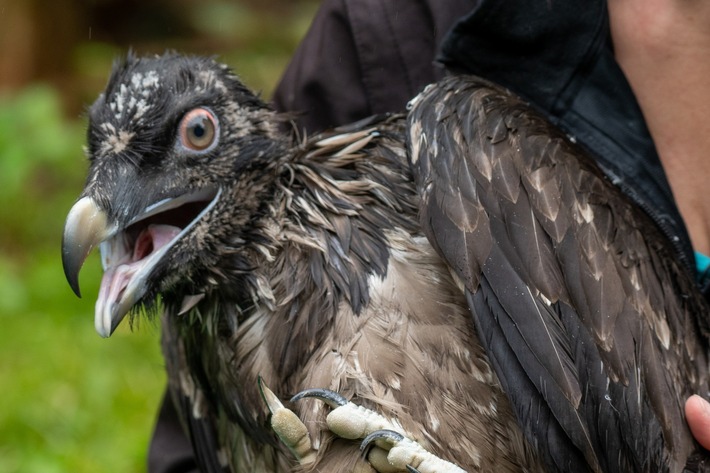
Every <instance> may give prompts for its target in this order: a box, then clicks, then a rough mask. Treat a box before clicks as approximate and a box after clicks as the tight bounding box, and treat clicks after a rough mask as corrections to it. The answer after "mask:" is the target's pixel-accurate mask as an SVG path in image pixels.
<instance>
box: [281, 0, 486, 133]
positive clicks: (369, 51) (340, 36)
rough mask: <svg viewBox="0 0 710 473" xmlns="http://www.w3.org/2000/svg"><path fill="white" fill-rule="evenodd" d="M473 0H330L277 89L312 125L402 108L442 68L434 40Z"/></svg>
mask: <svg viewBox="0 0 710 473" xmlns="http://www.w3.org/2000/svg"><path fill="white" fill-rule="evenodd" d="M476 3H477V2H476V1H474V0H448V1H443V0H439V1H437V0H418V1H414V0H348V1H346V0H330V1H325V2H324V3H323V5H322V7H321V9H320V11H319V12H318V14H317V15H316V17H315V19H314V21H313V24H312V26H311V29H310V30H309V32H308V33H307V35H306V37H305V39H304V40H303V42H302V43H301V45H300V46H299V47H298V49H297V50H296V53H295V55H294V57H293V60H292V61H291V63H290V65H289V66H288V68H287V69H286V72H285V73H284V76H283V78H282V80H281V82H280V84H279V86H278V88H277V90H276V92H275V94H274V105H275V106H276V108H277V109H278V110H288V111H292V112H298V113H301V115H300V116H299V118H298V123H299V125H301V127H303V128H305V129H306V131H307V132H309V133H312V132H315V131H319V130H322V129H324V128H328V127H333V126H337V125H342V124H345V123H350V122H353V121H356V120H359V119H361V118H364V117H367V116H369V115H373V114H378V113H386V112H400V111H404V109H405V106H406V104H407V101H409V100H410V99H411V98H412V97H414V96H415V95H416V94H418V93H419V92H420V91H421V90H422V88H423V87H424V86H425V85H427V84H429V83H430V82H434V81H435V80H437V79H439V78H441V77H442V76H443V73H444V71H443V69H442V68H441V67H439V66H437V65H436V63H435V59H436V55H437V50H438V47H437V46H438V44H439V43H440V42H441V40H442V39H443V37H444V36H445V34H446V33H447V32H448V31H449V29H450V28H451V26H452V25H453V24H454V22H455V21H456V20H457V19H458V18H459V17H461V16H463V15H464V14H465V13H467V12H469V11H470V10H471V9H472V8H473V6H474V5H475V4H476Z"/></svg>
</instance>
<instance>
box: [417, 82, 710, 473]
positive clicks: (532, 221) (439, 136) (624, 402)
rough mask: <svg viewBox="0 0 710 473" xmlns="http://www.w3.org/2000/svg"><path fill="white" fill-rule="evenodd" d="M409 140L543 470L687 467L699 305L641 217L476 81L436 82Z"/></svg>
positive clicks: (558, 139)
mask: <svg viewBox="0 0 710 473" xmlns="http://www.w3.org/2000/svg"><path fill="white" fill-rule="evenodd" d="M408 139H409V143H408V145H409V147H410V153H411V155H410V159H411V161H412V164H413V169H414V173H415V175H416V179H417V185H418V187H419V190H420V193H421V196H422V202H421V211H420V220H421V223H422V225H423V228H424V231H425V232H426V233H427V236H428V237H429V239H430V241H431V242H432V244H433V245H434V247H435V248H436V250H437V251H438V252H439V254H440V255H442V257H443V258H445V260H446V261H447V262H448V264H449V265H450V266H451V268H452V269H453V271H454V272H455V273H456V274H457V275H458V277H459V278H460V279H461V280H462V282H463V284H464V286H465V292H466V296H467V298H468V302H469V306H470V308H471V310H472V312H473V316H474V319H475V323H476V327H477V330H478V331H479V337H480V338H481V341H482V343H483V344H484V346H485V347H486V349H487V351H488V353H489V356H490V358H491V362H492V364H493V365H494V368H495V370H496V372H497V374H498V376H499V378H500V380H501V383H502V385H503V387H504V389H505V390H506V392H507V393H508V396H509V397H510V399H511V401H512V403H513V406H514V409H515V410H516V414H517V416H518V420H519V422H520V423H521V425H522V426H523V428H524V430H525V433H526V435H527V437H528V439H529V440H530V441H531V442H532V443H533V444H534V445H535V446H536V447H537V448H538V450H539V451H540V452H541V454H542V455H543V458H544V460H545V461H546V463H547V465H549V467H550V468H551V470H556V471H586V470H588V469H591V470H592V471H608V472H611V471H630V470H635V471H680V470H682V469H683V467H684V465H685V464H686V460H687V458H688V457H689V456H690V455H692V453H693V451H695V449H696V444H695V443H694V441H693V439H692V436H691V435H690V432H689V430H688V428H687V426H686V423H685V421H684V418H683V413H682V412H683V407H682V406H683V403H684V400H685V399H686V398H687V396H689V395H690V394H691V393H693V392H699V393H707V390H708V378H707V373H708V362H707V342H706V339H705V338H704V337H703V336H702V335H701V333H700V329H699V327H698V325H697V319H696V317H700V316H707V313H708V312H707V308H706V307H705V305H704V302H703V301H702V299H701V298H700V296H699V295H698V294H697V291H695V289H694V286H693V283H692V280H691V279H690V277H689V275H687V274H686V273H685V272H684V270H683V269H682V268H680V267H679V266H678V265H677V264H676V263H675V262H674V257H673V254H672V250H671V249H670V246H669V244H667V242H666V239H665V238H664V237H663V236H662V235H661V234H660V233H659V231H658V230H657V229H656V227H655V225H654V224H653V223H652V222H651V220H650V219H649V218H648V217H647V216H646V215H645V214H644V213H642V212H641V211H640V210H639V209H638V208H636V207H635V206H634V205H633V204H631V203H630V202H629V201H628V199H627V198H625V197H624V196H623V195H622V194H621V193H620V192H619V191H618V190H617V189H616V188H615V187H614V186H612V185H611V183H610V182H608V181H607V180H606V179H605V178H604V176H603V174H602V172H601V171H600V170H599V169H598V168H597V167H596V165H595V164H594V163H593V162H592V160H591V159H590V158H589V157H588V156H587V155H585V153H584V152H582V151H581V150H580V149H579V148H578V147H576V146H574V145H573V144H571V143H570V142H569V141H568V140H567V139H566V138H565V137H564V136H563V135H562V134H561V133H560V132H559V131H557V130H556V129H554V128H553V127H552V126H551V125H549V124H548V123H547V122H546V121H545V120H544V119H543V118H542V117H541V116H540V115H539V114H537V113H536V112H534V111H533V110H532V108H531V107H529V106H527V105H526V104H524V103H523V102H521V101H520V100H519V99H518V98H516V97H515V96H513V95H512V94H510V93H508V92H506V91H504V90H503V89H500V88H498V87H496V86H494V85H492V84H490V83H488V82H485V81H483V80H480V79H477V78H471V77H450V78H447V79H446V80H444V81H442V82H440V83H438V84H436V85H434V86H430V88H428V89H427V90H426V91H425V92H424V93H423V94H422V95H421V96H420V97H418V98H417V99H415V101H414V102H413V104H412V111H411V114H410V117H409V136H408Z"/></svg>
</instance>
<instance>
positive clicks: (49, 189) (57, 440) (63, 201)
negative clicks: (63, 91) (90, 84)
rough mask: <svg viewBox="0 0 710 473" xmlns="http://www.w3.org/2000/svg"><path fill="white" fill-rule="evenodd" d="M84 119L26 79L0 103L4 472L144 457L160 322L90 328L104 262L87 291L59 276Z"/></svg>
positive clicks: (80, 170)
mask: <svg viewBox="0 0 710 473" xmlns="http://www.w3.org/2000/svg"><path fill="white" fill-rule="evenodd" d="M83 129H84V125H83V123H81V122H78V121H77V122H66V121H64V119H63V117H62V115H61V111H60V104H59V99H58V97H57V94H56V93H55V92H54V91H53V90H52V89H51V88H48V87H45V86H41V85H40V86H32V87H29V88H27V89H25V90H24V91H23V92H22V93H20V94H17V95H15V96H13V97H4V98H3V99H1V100H0V201H1V204H0V221H1V222H2V233H1V234H0V249H1V250H2V252H1V253H0V387H2V391H3V393H2V399H3V401H2V408H0V471H2V472H37V473H44V472H46V473H51V472H98V471H115V472H133V471H143V470H145V466H144V465H145V456H146V449H147V445H148V438H149V436H150V433H151V430H152V426H153V423H154V416H155V413H156V409H157V405H158V402H159V400H160V396H161V393H162V389H163V387H164V385H165V375H164V370H163V362H162V358H161V356H160V351H159V343H158V331H159V330H158V328H157V327H156V326H155V325H152V324H150V323H145V324H142V325H141V329H140V330H138V331H136V332H135V333H129V330H128V329H127V328H122V329H120V330H119V331H118V332H117V333H116V335H115V336H114V337H112V338H111V339H109V340H103V339H101V338H100V337H99V336H98V335H97V334H96V332H95V331H94V328H93V325H94V324H93V300H92V299H93V298H94V297H95V295H96V294H97V292H98V280H99V277H100V268H99V264H98V258H97V257H96V256H95V255H94V256H93V257H92V258H91V259H90V261H88V262H87V267H86V268H85V271H84V272H83V274H82V283H83V290H84V294H86V298H85V299H83V300H80V299H77V298H76V297H75V296H74V295H73V293H72V292H71V290H70V289H69V286H68V285H67V284H66V282H65V281H64V277H63V274H62V269H61V262H60V241H61V229H62V227H63V220H64V217H65V215H66V212H67V210H68V209H69V207H70V206H71V204H72V202H73V201H74V199H75V198H76V195H77V194H78V192H79V190H80V189H81V185H82V181H83V174H84V172H85V169H84V167H85V160H83V158H82V157H81V146H82V143H83V137H84V131H83Z"/></svg>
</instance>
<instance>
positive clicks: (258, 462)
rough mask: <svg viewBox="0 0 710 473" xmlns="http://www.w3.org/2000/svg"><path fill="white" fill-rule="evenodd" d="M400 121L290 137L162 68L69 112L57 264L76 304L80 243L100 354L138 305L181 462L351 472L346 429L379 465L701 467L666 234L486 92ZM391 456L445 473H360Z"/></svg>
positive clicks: (441, 91)
mask: <svg viewBox="0 0 710 473" xmlns="http://www.w3.org/2000/svg"><path fill="white" fill-rule="evenodd" d="M411 105H412V107H411V110H410V112H409V114H408V116H404V115H393V116H386V117H373V118H371V119H368V120H365V121H362V122H359V123H355V124H353V125H351V126H346V127H343V128H341V129H337V130H335V131H332V132H328V133H324V134H320V135H316V136H312V137H309V138H304V139H299V138H296V137H293V136H291V135H290V134H287V133H284V132H282V131H280V125H281V124H283V123H284V122H285V121H286V120H287V118H285V117H283V116H279V115H277V114H276V113H274V112H273V111H272V110H271V109H270V108H269V107H268V106H267V105H265V104H264V103H263V102H262V101H261V100H260V99H259V98H258V97H257V96H256V95H254V94H253V93H252V92H250V91H249V90H248V89H247V88H246V87H245V86H244V85H243V84H242V83H241V82H240V81H239V80H238V78H237V77H236V76H235V75H234V74H233V73H232V72H231V71H230V70H229V69H228V68H227V67H225V66H223V65H220V64H218V63H216V62H214V61H213V60H210V59H204V58H199V57H183V56H179V55H176V54H166V55H164V56H161V57H155V58H137V57H135V56H133V55H129V56H128V57H127V59H126V60H124V61H123V62H121V63H120V64H117V65H116V67H115V68H114V71H113V73H112V75H111V78H110V80H109V83H108V86H107V88H106V90H105V92H104V93H103V94H102V95H101V96H100V97H99V98H98V100H97V101H96V102H95V103H94V105H93V106H92V107H91V109H90V114H89V115H90V122H89V131H88V157H89V171H88V178H87V180H86V186H85V188H84V190H83V192H82V193H81V195H80V198H79V200H78V201H77V202H76V204H75V205H74V206H73V207H72V209H71V211H70V212H69V215H68V217H67V222H66V227H65V230H64V239H63V263H64V268H65V272H66V275H67V278H68V280H69V283H70V285H71V286H72V288H73V289H74V290H75V292H76V293H77V294H78V293H79V285H78V273H79V269H80V268H81V265H82V263H83V261H84V260H85V258H86V257H87V255H88V254H89V253H90V252H91V250H92V249H93V248H94V247H96V246H99V247H100V252H101V258H102V262H103V267H104V271H105V272H104V276H103V279H102V282H101V289H100V293H99V296H98V300H97V303H96V314H95V321H96V329H97V331H98V332H99V334H100V335H102V336H104V337H108V336H110V335H111V333H112V332H113V331H114V330H115V329H116V327H117V326H118V324H119V323H120V322H121V321H122V320H123V319H124V317H125V316H126V315H127V314H134V315H135V314H137V313H139V311H140V309H141V308H147V313H148V314H153V313H156V312H158V311H159V312H160V313H161V314H162V317H161V320H162V327H163V329H162V330H163V339H162V345H163V352H164V355H165V360H166V365H167V371H168V378H169V383H170V391H171V394H172V396H173V398H174V400H175V403H176V405H177V406H178V408H179V410H180V411H181V415H182V420H183V421H184V426H185V429H186V431H187V433H188V435H189V437H190V438H191V440H192V443H193V446H194V449H195V453H196V456H197V458H198V461H199V464H200V467H201V469H202V470H203V471H205V472H254V471H256V472H289V471H304V470H305V471H322V472H351V471H372V470H371V468H372V467H371V466H369V464H368V463H367V462H365V461H364V460H363V459H361V457H360V451H359V448H358V446H359V445H360V440H358V439H362V438H363V437H369V438H368V439H366V442H365V445H366V446H370V445H371V444H373V443H374V445H376V446H377V447H376V448H375V449H374V450H373V451H371V452H370V457H369V458H370V461H371V463H372V464H374V465H375V467H376V468H377V469H378V470H379V471H385V470H387V468H391V470H389V471H420V472H422V473H428V472H431V471H461V469H463V470H465V471H469V472H473V471H496V472H499V473H503V472H519V471H528V472H541V471H559V472H569V471H574V472H582V471H592V472H602V471H603V472H617V471H618V472H621V471H624V472H626V471H639V472H641V471H653V472H657V471H659V472H660V471H668V472H680V471H684V470H686V471H703V470H707V468H708V467H707V463H708V459H707V456H706V454H705V453H706V452H703V451H701V449H700V447H699V446H698V445H697V444H696V443H695V442H694V440H693V438H692V436H691V434H690V432H689V429H688V427H687V426H686V423H685V420H684V417H683V409H682V406H683V403H684V400H685V399H686V398H687V397H688V396H689V395H690V394H692V393H700V394H705V395H707V393H708V391H709V389H708V388H709V384H708V374H709V373H710V370H709V369H708V368H709V367H708V341H707V338H706V334H707V330H706V326H705V324H706V319H707V316H708V308H707V307H706V305H705V302H704V300H703V299H702V298H701V296H700V295H699V292H698V291H697V290H696V289H695V287H694V284H693V281H692V279H691V277H690V275H689V274H687V272H686V270H685V269H684V268H682V267H680V266H679V264H678V263H677V262H676V259H675V258H674V256H673V250H672V247H671V245H670V244H669V242H668V241H666V238H665V237H664V236H663V235H662V234H661V233H660V232H659V231H658V229H657V228H656V226H655V225H654V224H653V223H652V222H651V221H650V219H649V218H648V217H647V216H646V214H644V213H643V212H642V211H641V210H639V209H638V208H637V207H636V206H634V205H633V204H632V203H631V202H630V201H629V200H628V199H627V198H626V197H624V196H623V195H622V194H621V193H620V192H619V191H618V190H617V189H616V188H615V187H614V186H612V185H611V184H610V182H609V181H608V180H607V179H606V178H605V177H604V175H603V174H602V173H601V172H600V170H599V169H598V168H597V167H596V165H595V164H594V163H593V160H592V159H591V158H590V157H589V156H587V155H586V154H585V153H584V152H583V151H582V150H581V149H580V148H578V147H576V146H575V145H574V144H572V143H570V142H569V141H568V140H567V139H566V137H565V136H564V135H562V134H561V133H560V132H558V131H557V130H556V129H554V128H553V127H551V126H550V125H549V124H548V123H547V122H546V121H545V120H544V119H543V118H542V117H541V116H540V115H539V114H538V113H536V112H535V111H534V110H533V109H532V108H531V107H529V106H528V105H526V104H525V103H524V102H522V101H521V100H520V99H518V98H516V97H515V96H514V95H512V94H511V93H509V92H507V91H505V90H503V89H501V88H499V87H497V86H495V85H493V84H491V83H488V82H486V81H484V80H481V79H478V78H475V77H467V76H453V77H449V78H447V79H445V80H443V81H441V82H440V83H437V84H434V85H432V86H430V87H429V88H427V89H426V90H425V91H424V92H423V93H422V94H421V95H420V96H419V97H417V98H416V99H415V100H413V101H412V104H411ZM259 380H263V384H264V387H263V394H262V391H261V390H260V387H259V385H260V382H259ZM266 386H268V387H269V388H270V389H271V390H269V389H267V388H266ZM311 388H318V389H316V390H315V391H313V390H310V391H304V392H303V393H302V394H299V395H298V396H297V398H298V399H301V398H304V397H313V396H315V397H320V398H322V399H325V400H326V401H327V403H323V402H321V401H319V400H316V399H308V400H300V401H297V402H293V403H291V404H289V407H290V409H286V408H283V409H282V410H279V409H281V408H280V407H279V406H280V401H278V398H277V397H276V396H279V397H281V396H288V395H294V394H296V393H299V392H301V391H303V390H308V389H311ZM272 391H273V393H276V396H275V395H274V394H273V393H272ZM264 398H265V399H266V401H267V402H264ZM267 404H268V407H267ZM327 404H330V405H331V406H335V407H337V406H341V407H338V408H337V409H335V410H334V411H333V412H332V413H331V414H335V413H336V412H338V411H339V409H341V408H346V407H349V408H351V411H347V412H346V411H340V412H341V413H342V412H346V414H345V415H344V416H341V418H344V422H345V424H347V425H346V426H345V428H344V429H341V428H340V427H335V426H334V424H333V423H331V422H330V418H329V421H328V422H329V423H326V421H325V419H326V415H327V414H328V413H329V412H330V411H331V407H330V406H328V405H327ZM274 407H277V409H276V410H278V411H279V413H280V412H282V411H284V412H287V413H291V412H292V411H293V413H295V414H296V415H297V416H298V418H300V420H299V419H298V418H295V416H294V418H295V421H294V422H293V426H295V427H294V428H301V429H302V430H303V431H304V432H301V433H299V434H298V435H297V437H299V438H300V437H301V436H303V435H305V433H306V432H307V433H308V434H309V436H305V437H303V438H304V439H305V442H306V446H305V448H301V447H300V446H299V447H296V446H294V444H289V442H291V440H287V441H286V443H287V445H284V443H282V442H281V441H280V440H279V438H278V437H277V436H276V435H275V434H274V431H273V430H272V425H271V424H270V423H269V419H270V409H271V410H274ZM364 408H368V409H369V411H365V409H364ZM356 411H357V412H360V411H362V412H365V413H366V414H363V416H362V417H358V416H359V415H360V414H357V415H356V414H354V413H355V412H356ZM372 416H374V417H372ZM273 417H274V419H275V418H276V417H277V416H276V415H275V414H274V416H273ZM370 418H376V419H379V420H377V421H376V422H372V423H368V422H370V421H369V420H367V421H366V422H365V423H366V424H367V425H366V426H365V427H362V426H357V427H352V425H354V424H355V423H357V422H359V421H361V420H362V419H370ZM301 421H302V423H301ZM329 425H330V428H329ZM358 425H359V424H358ZM363 425H364V424H363ZM289 428H290V427H289ZM331 428H332V429H333V430H334V431H335V432H336V433H341V435H343V436H345V434H343V432H344V431H348V432H355V433H354V434H353V435H352V437H353V439H347V438H342V437H340V436H336V435H333V433H332V432H331V431H330V429H331ZM279 429H280V428H277V433H278V434H279V435H280V436H282V438H283V437H284V436H285V437H288V435H289V434H288V432H286V433H284V432H285V431H284V430H279ZM286 430H288V428H287V429H286ZM299 432H300V431H299ZM301 440H303V439H301ZM412 441H414V442H416V444H415V446H416V448H419V450H418V451H421V452H424V453H430V454H433V455H435V456H437V457H440V458H441V459H445V460H447V461H449V462H452V464H454V465H452V464H449V463H447V462H444V461H443V460H441V461H440V462H439V463H431V465H434V466H427V465H429V464H428V463H427V462H428V461H429V460H422V458H423V457H420V456H418V455H419V453H416V454H412V455H410V456H409V457H407V459H405V460H404V461H403V462H402V463H399V464H397V463H396V462H395V460H393V459H391V458H390V459H389V460H388V459H385V460H384V461H383V460H382V458H380V460H376V459H375V457H377V455H380V454H382V452H384V454H385V455H386V454H387V450H390V453H393V452H394V451H395V447H399V446H401V445H404V443H406V442H409V443H414V442H412ZM289 449H291V450H293V451H294V452H296V455H295V457H294V454H293V453H292V452H291V451H289ZM381 449H384V450H381ZM304 452H305V453H304ZM378 458H379V457H378ZM299 460H300V462H299ZM378 462H379V463H378ZM442 465H447V466H442ZM448 465H451V467H450V468H449V466H448ZM455 465H458V466H455Z"/></svg>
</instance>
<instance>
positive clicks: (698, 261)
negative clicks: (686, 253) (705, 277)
mask: <svg viewBox="0 0 710 473" xmlns="http://www.w3.org/2000/svg"><path fill="white" fill-rule="evenodd" d="M695 267H696V268H697V270H698V274H705V271H707V270H708V269H710V256H706V255H704V254H702V253H700V252H699V251H696V252H695Z"/></svg>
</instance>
